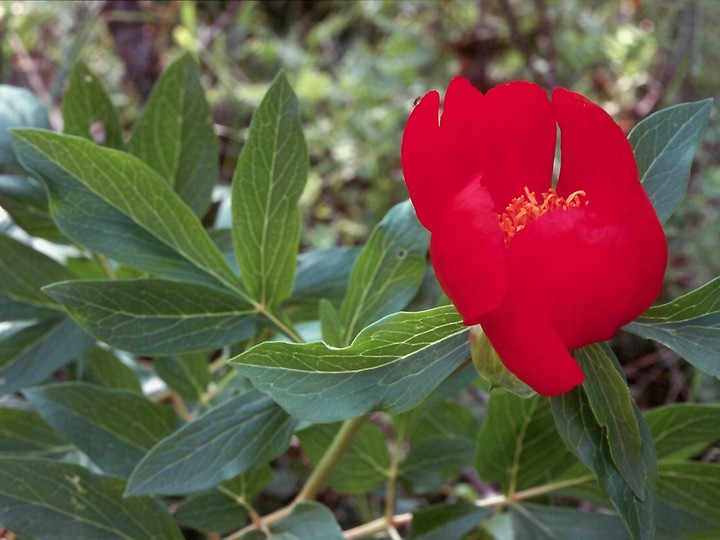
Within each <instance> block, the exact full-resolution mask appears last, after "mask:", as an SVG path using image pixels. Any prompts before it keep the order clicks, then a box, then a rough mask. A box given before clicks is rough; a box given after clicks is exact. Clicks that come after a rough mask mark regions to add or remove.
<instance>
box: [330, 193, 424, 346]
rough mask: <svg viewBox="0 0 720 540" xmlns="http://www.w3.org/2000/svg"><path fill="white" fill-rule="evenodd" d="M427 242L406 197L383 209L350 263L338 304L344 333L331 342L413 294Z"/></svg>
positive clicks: (347, 337)
mask: <svg viewBox="0 0 720 540" xmlns="http://www.w3.org/2000/svg"><path fill="white" fill-rule="evenodd" d="M429 242H430V233H428V232H427V230H425V228H424V227H423V226H422V225H420V222H419V221H418V219H417V217H416V216H415V210H414V208H413V206H412V203H411V202H410V201H409V200H408V201H405V202H402V203H400V204H398V205H396V206H394V207H393V208H392V209H391V210H390V211H389V212H388V213H387V215H386V216H385V217H384V218H383V220H382V221H381V222H380V223H379V224H378V225H377V227H375V229H374V230H373V232H372V234H371V235H370V238H369V239H368V242H367V244H366V245H365V247H364V248H363V250H362V252H361V253H360V256H359V257H358V259H357V261H356V262H355V265H354V266H353V270H352V273H351V274H350V281H349V284H348V291H347V295H346V296H345V300H343V303H342V306H341V307H340V321H341V324H342V327H343V328H344V334H343V339H342V341H341V342H340V343H334V344H333V345H336V346H345V345H348V344H349V343H350V342H351V341H352V340H353V338H354V337H355V336H356V335H357V334H358V332H360V330H362V329H363V328H365V327H366V326H368V325H369V324H371V323H373V322H375V321H377V320H378V319H380V318H381V317H384V316H386V315H390V314H391V313H395V312H396V311H399V310H401V309H402V308H404V307H405V306H406V305H407V304H408V303H409V302H410V300H412V298H413V297H414V296H415V293H417V291H418V288H419V287H420V284H421V282H422V279H423V277H424V276H425V263H426V259H427V250H428V244H429Z"/></svg>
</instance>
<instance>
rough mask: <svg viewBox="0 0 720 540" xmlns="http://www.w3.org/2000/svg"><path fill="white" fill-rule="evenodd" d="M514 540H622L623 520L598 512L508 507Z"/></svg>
mask: <svg viewBox="0 0 720 540" xmlns="http://www.w3.org/2000/svg"><path fill="white" fill-rule="evenodd" d="M510 513H511V516H512V526H513V532H514V533H515V538H522V539H523V540H558V539H562V540H608V539H609V538H611V539H612V540H625V539H628V538H630V535H628V532H627V529H626V528H625V526H624V525H623V522H622V520H621V519H620V518H619V517H617V516H611V515H607V514H600V513H598V512H583V511H580V510H574V509H571V508H560V507H551V506H543V505H539V504H532V503H523V504H515V505H512V506H511V507H510Z"/></svg>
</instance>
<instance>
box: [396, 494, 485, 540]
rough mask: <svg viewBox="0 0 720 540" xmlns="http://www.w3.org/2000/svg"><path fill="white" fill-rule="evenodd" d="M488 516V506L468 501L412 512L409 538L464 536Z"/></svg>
mask: <svg viewBox="0 0 720 540" xmlns="http://www.w3.org/2000/svg"><path fill="white" fill-rule="evenodd" d="M489 516H490V509H489V508H479V507H477V506H475V505H473V504H468V503H454V504H441V505H437V506H431V507H430V508H423V509H422V510H419V511H417V512H413V520H412V530H411V531H410V536H409V540H449V539H450V538H464V537H465V535H466V534H467V533H469V532H470V531H471V530H473V529H474V528H475V527H476V526H477V524H478V523H480V522H481V521H482V520H484V519H485V518H487V517H489Z"/></svg>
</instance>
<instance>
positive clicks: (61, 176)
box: [13, 130, 244, 294]
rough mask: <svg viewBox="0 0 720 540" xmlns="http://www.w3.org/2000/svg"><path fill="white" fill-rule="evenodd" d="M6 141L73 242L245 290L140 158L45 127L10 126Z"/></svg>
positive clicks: (146, 266)
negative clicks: (46, 193)
mask: <svg viewBox="0 0 720 540" xmlns="http://www.w3.org/2000/svg"><path fill="white" fill-rule="evenodd" d="M13 141H14V145H15V146H14V148H15V151H16V153H17V154H18V157H19V159H20V160H21V161H22V162H23V164H24V165H25V166H26V167H27V168H28V169H29V170H31V171H32V172H33V173H34V174H35V175H36V176H38V177H39V178H41V179H42V180H43V181H44V182H45V184H46V185H47V187H48V191H49V194H50V201H51V204H50V210H51V213H52V216H53V219H54V220H55V221H56V223H57V224H58V226H59V227H60V229H61V230H62V231H63V232H65V233H66V234H67V235H68V236H70V237H71V238H73V239H75V240H76V241H77V242H79V243H81V244H83V245H84V246H86V247H88V248H90V249H92V250H94V251H98V252H100V253H104V254H106V255H107V256H109V257H111V258H113V259H116V260H118V261H121V262H124V263H125V264H128V265H130V266H134V267H137V268H140V269H143V270H146V271H148V272H152V273H154V274H157V275H160V276H164V277H170V278H174V279H180V280H185V281H195V282H199V283H203V284H207V285H213V286H216V287H222V285H220V283H222V284H223V285H224V286H226V287H229V288H230V289H233V290H235V291H236V292H238V293H239V294H244V292H243V286H242V283H241V281H240V279H239V277H238V276H237V275H236V274H235V273H234V272H233V270H232V268H230V266H229V265H228V263H227V262H226V261H225V259H224V257H223V256H222V253H220V250H218V248H217V247H216V246H215V244H214V243H213V241H212V240H211V239H210V237H209V236H208V234H207V232H206V231H205V229H204V228H203V226H202V224H201V223H200V221H199V220H198V218H197V216H195V214H193V212H192V210H190V208H188V206H187V205H186V204H185V203H184V202H183V201H182V200H181V199H180V197H179V196H178V195H177V194H176V193H175V192H174V191H173V190H172V187H170V185H169V184H168V183H167V182H166V181H165V180H163V178H162V177H161V176H160V175H158V173H156V172H155V171H154V170H152V169H151V168H150V167H148V166H147V165H145V164H144V163H143V162H142V161H140V160H139V159H137V158H135V157H133V156H131V155H129V154H126V153H124V152H120V151H117V150H113V149H110V148H103V147H100V146H97V145H96V144H93V143H92V142H90V141H88V140H85V139H81V138H79V137H73V136H70V135H59V134H56V133H51V132H48V131H40V130H15V131H14V132H13ZM88 223H92V227H89V226H88Z"/></svg>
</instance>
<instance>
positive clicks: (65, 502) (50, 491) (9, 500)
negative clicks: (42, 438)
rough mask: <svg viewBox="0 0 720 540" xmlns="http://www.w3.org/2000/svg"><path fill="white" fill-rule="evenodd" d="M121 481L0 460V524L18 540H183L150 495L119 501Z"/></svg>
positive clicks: (75, 469)
mask: <svg viewBox="0 0 720 540" xmlns="http://www.w3.org/2000/svg"><path fill="white" fill-rule="evenodd" d="M124 489H125V482H124V481H123V480H120V479H119V478H112V477H108V476H96V475H94V474H91V473H90V472H89V471H88V470H87V469H85V468H83V467H80V466H78V465H72V464H70V463H59V462H56V461H46V460H42V459H24V458H9V457H2V458H0V523H2V524H3V525H4V526H5V527H7V528H8V529H11V530H12V531H13V532H15V533H17V535H18V536H19V537H21V538H53V539H54V540H95V539H98V538H102V539H103V540H105V539H107V540H111V539H119V540H157V539H159V538H162V539H163V540H182V535H181V534H180V531H179V530H178V529H177V527H176V526H175V523H174V522H173V520H172V518H171V517H170V514H168V512H167V510H165V508H164V507H163V506H162V505H161V504H160V503H158V502H157V501H155V500H153V499H151V498H150V497H133V498H130V499H125V498H123V490H124Z"/></svg>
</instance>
